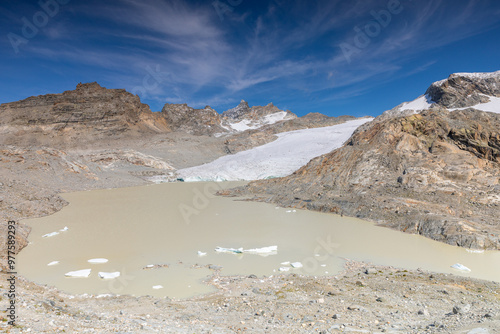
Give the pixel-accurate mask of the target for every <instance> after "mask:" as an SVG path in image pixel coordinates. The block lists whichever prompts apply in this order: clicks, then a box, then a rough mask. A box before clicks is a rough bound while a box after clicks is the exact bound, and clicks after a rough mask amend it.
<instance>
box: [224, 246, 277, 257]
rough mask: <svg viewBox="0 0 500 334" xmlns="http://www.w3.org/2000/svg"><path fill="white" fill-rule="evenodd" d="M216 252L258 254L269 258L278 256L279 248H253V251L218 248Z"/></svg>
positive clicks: (241, 248)
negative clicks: (269, 256)
mask: <svg viewBox="0 0 500 334" xmlns="http://www.w3.org/2000/svg"><path fill="white" fill-rule="evenodd" d="M215 251H216V252H219V253H233V254H242V253H248V254H257V255H260V256H268V255H274V254H276V253H277V252H278V246H267V247H261V248H251V249H243V247H240V248H225V247H217V248H215Z"/></svg>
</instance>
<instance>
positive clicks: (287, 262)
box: [281, 261, 290, 266]
mask: <svg viewBox="0 0 500 334" xmlns="http://www.w3.org/2000/svg"><path fill="white" fill-rule="evenodd" d="M281 264H282V265H284V266H288V265H289V264H290V261H285V262H281Z"/></svg>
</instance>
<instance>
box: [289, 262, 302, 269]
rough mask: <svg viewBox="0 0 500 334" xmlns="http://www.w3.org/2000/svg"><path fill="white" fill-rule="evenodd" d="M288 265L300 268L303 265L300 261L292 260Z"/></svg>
mask: <svg viewBox="0 0 500 334" xmlns="http://www.w3.org/2000/svg"><path fill="white" fill-rule="evenodd" d="M290 265H291V266H292V267H294V268H302V267H303V265H302V263H300V262H292V263H290Z"/></svg>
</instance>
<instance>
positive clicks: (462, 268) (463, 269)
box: [451, 263, 471, 271]
mask: <svg viewBox="0 0 500 334" xmlns="http://www.w3.org/2000/svg"><path fill="white" fill-rule="evenodd" d="M451 267H452V268H453V269H457V270H461V271H471V270H470V269H469V268H467V267H466V266H464V265H463V264H460V263H455V264H454V265H452V266H451Z"/></svg>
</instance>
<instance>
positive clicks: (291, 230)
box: [18, 182, 500, 298]
mask: <svg viewBox="0 0 500 334" xmlns="http://www.w3.org/2000/svg"><path fill="white" fill-rule="evenodd" d="M241 184H243V183H241V182H240V183H238V182H221V183H205V182H193V183H185V182H176V183H164V184H157V185H148V186H142V187H132V188H120V189H106V190H93V191H85V192H76V193H67V194H62V197H63V198H64V199H66V200H67V201H68V202H69V203H70V204H69V205H68V206H66V207H65V208H64V209H62V210H61V211H59V212H57V213H56V214H53V215H51V216H47V217H44V218H36V219H29V220H24V222H25V223H27V224H28V225H30V226H31V227H32V232H31V234H30V236H29V241H30V244H29V246H28V247H26V248H25V249H24V250H23V251H22V252H21V253H20V254H19V255H18V263H19V264H18V272H19V273H20V274H21V275H23V276H25V277H26V278H28V279H30V280H32V281H34V282H37V283H41V284H47V285H52V286H56V287H57V288H59V289H61V290H63V291H66V292H68V293H71V294H84V293H87V294H93V295H100V294H119V295H125V294H130V295H136V296H140V295H152V296H157V297H163V296H169V297H175V298H186V297H190V296H194V295H198V294H203V293H207V292H211V291H213V289H214V288H213V287H211V286H209V285H207V284H205V283H204V282H203V280H204V279H206V278H207V277H209V276H210V275H211V274H213V272H214V270H212V269H209V268H208V266H209V265H216V266H221V267H222V269H221V271H220V273H221V274H222V275H233V274H242V275H249V274H255V275H267V276H270V275H278V274H284V275H286V274H289V273H299V274H306V275H316V276H319V275H323V276H324V275H327V276H330V275H332V276H333V275H335V274H336V273H339V272H340V271H341V270H342V267H343V264H344V261H345V260H344V259H345V258H347V259H353V260H359V261H367V262H371V263H374V264H380V265H390V266H395V267H400V268H404V269H417V268H422V269H426V270H430V271H435V272H442V273H452V274H457V275H463V276H470V277H475V278H481V279H486V280H494V281H500V265H499V264H500V252H497V251H486V252H483V253H473V252H469V251H468V250H466V249H463V248H459V247H455V246H450V245H446V244H443V243H439V242H435V241H432V240H430V239H427V238H424V237H420V236H416V235H409V234H405V233H401V232H397V231H393V230H390V229H387V228H382V227H377V226H375V225H374V224H373V223H370V222H366V221H363V220H360V219H356V218H348V217H340V216H338V215H334V214H325V213H318V212H311V211H306V210H293V209H290V208H278V207H276V206H275V205H272V204H267V203H257V202H248V201H242V200H241V199H238V198H227V197H219V196H213V193H214V192H215V191H217V190H219V189H222V188H230V187H234V186H238V185H241ZM66 227H67V229H66ZM55 232H57V233H55ZM47 235H49V236H47ZM268 246H277V251H276V252H271V253H263V254H257V253H255V251H254V252H246V251H247V250H252V249H253V250H255V249H257V252H258V251H259V249H260V251H265V250H267V249H262V248H263V247H268ZM217 247H224V248H234V249H240V248H242V249H243V252H242V253H239V251H237V252H238V253H232V252H229V253H224V252H217V251H215V249H216V248H217ZM199 251H200V252H201V253H200V254H199V253H198V252H199ZM203 253H206V254H203ZM264 255H266V256H264ZM96 258H104V259H107V260H108V261H107V262H106V263H89V262H88V260H90V259H96ZM56 261H57V262H56ZM49 263H51V265H48V264H49ZM290 263H295V266H296V268H294V267H293V266H292V265H291V264H290ZM299 263H300V264H302V266H303V267H301V268H300V264H299ZM456 263H460V264H462V265H464V266H466V267H467V268H469V269H470V270H471V271H470V272H465V271H460V270H457V269H454V268H451V266H452V265H454V264H456ZM280 268H281V271H280ZM83 269H91V272H90V275H89V276H88V277H85V278H81V277H66V276H65V274H66V273H68V272H71V271H79V270H83ZM100 272H104V273H111V272H119V273H120V276H119V277H117V278H114V279H103V278H100V277H99V273H100Z"/></svg>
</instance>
